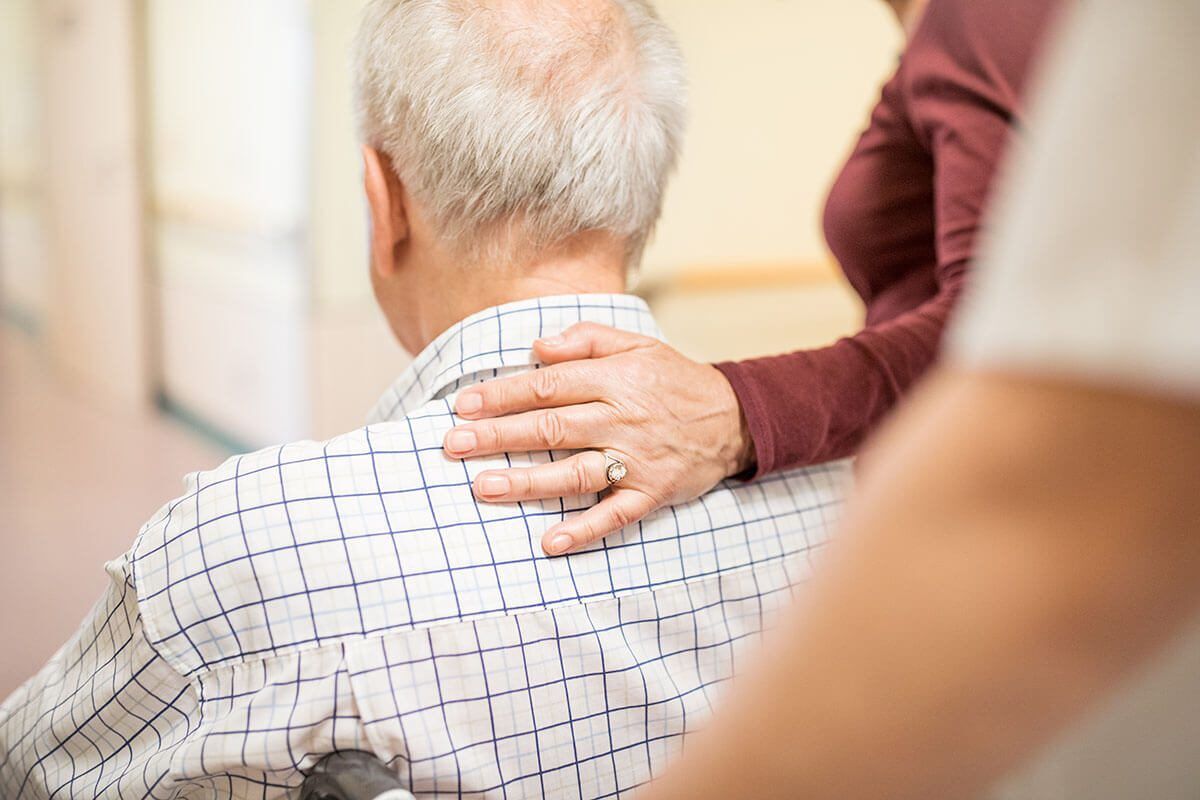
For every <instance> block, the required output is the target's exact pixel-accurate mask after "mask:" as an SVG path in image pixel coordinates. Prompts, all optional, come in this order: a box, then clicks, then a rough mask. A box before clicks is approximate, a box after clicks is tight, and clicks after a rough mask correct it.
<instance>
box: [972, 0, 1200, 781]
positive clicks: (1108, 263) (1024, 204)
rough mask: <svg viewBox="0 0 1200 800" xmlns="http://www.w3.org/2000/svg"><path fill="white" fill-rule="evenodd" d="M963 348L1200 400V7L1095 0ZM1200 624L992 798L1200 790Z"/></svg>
mask: <svg viewBox="0 0 1200 800" xmlns="http://www.w3.org/2000/svg"><path fill="white" fill-rule="evenodd" d="M1047 68H1048V69H1047V73H1046V74H1047V76H1048V79H1047V82H1046V83H1045V85H1044V86H1043V87H1042V88H1043V91H1042V93H1041V95H1040V97H1039V98H1038V101H1037V102H1036V103H1035V104H1034V113H1033V114H1032V115H1031V119H1032V122H1031V127H1030V131H1029V132H1028V135H1027V136H1026V137H1025V139H1024V142H1023V144H1022V145H1020V146H1021V147H1023V152H1021V153H1019V155H1018V157H1017V159H1016V162H1015V170H1014V172H1013V180H1012V181H1011V182H1010V185H1009V186H1008V187H1007V191H1006V192H1005V193H1004V194H1003V195H1002V197H1001V200H1000V202H999V206H998V209H997V214H996V216H995V218H994V228H993V231H992V234H991V242H990V244H989V250H988V251H987V253H986V255H985V257H984V260H983V262H982V263H981V264H980V268H979V269H978V270H977V272H976V276H975V278H974V280H975V281H976V283H975V284H974V286H973V288H972V291H973V294H972V295H971V296H970V298H969V300H968V302H967V305H966V306H965V307H964V308H963V311H962V314H961V315H960V318H959V321H958V323H957V327H956V328H955V330H953V331H952V333H951V338H950V340H949V342H948V346H949V348H950V359H951V361H952V362H954V363H957V364H958V365H959V366H966V367H969V368H976V369H990V370H1003V371H1010V372H1016V373H1023V374H1038V375H1058V376H1064V377H1067V378H1070V379H1074V380H1082V381H1086V382H1089V383H1093V384H1099V385H1107V386H1115V387H1122V388H1130V389H1134V390H1138V391H1145V392H1155V393H1165V394H1170V395H1174V396H1180V397H1190V398H1196V399H1200V2H1196V0H1140V1H1139V2H1128V0H1088V2H1084V3H1080V4H1079V6H1078V12H1077V14H1076V17H1075V20H1074V24H1073V25H1072V27H1070V28H1068V29H1066V30H1065V36H1064V38H1063V41H1062V43H1061V44H1060V47H1059V48H1058V50H1057V52H1056V55H1055V57H1054V59H1053V60H1052V62H1051V63H1049V64H1047ZM1197 742H1200V620H1197V621H1196V623H1194V624H1192V625H1191V626H1190V628H1189V631H1188V634H1187V635H1186V636H1185V637H1184V638H1183V639H1182V640H1180V641H1179V642H1177V643H1176V644H1175V645H1174V646H1173V647H1172V648H1171V649H1170V650H1169V652H1168V653H1166V654H1165V655H1164V656H1162V657H1161V658H1160V659H1158V660H1157V661H1156V662H1155V663H1154V664H1152V665H1151V666H1150V667H1149V668H1148V669H1147V671H1146V672H1145V673H1144V674H1143V676H1142V677H1141V678H1140V679H1139V680H1135V681H1134V682H1133V683H1132V684H1131V685H1130V686H1129V687H1128V688H1127V689H1126V690H1125V691H1123V692H1121V693H1120V694H1119V695H1118V696H1116V697H1114V698H1112V699H1111V700H1110V701H1108V702H1106V703H1104V704H1102V705H1101V707H1099V708H1097V709H1096V710H1095V712H1094V713H1093V714H1092V715H1091V716H1089V717H1088V718H1087V719H1085V720H1084V721H1083V722H1082V723H1081V724H1080V725H1079V726H1078V727H1077V728H1076V729H1075V730H1073V731H1071V732H1070V733H1069V734H1068V735H1067V736H1065V737H1063V738H1062V739H1060V740H1059V741H1058V742H1057V743H1055V745H1054V746H1052V747H1051V748H1050V749H1049V750H1048V751H1047V752H1045V753H1044V754H1042V756H1041V757H1039V758H1038V759H1036V760H1035V761H1034V762H1032V763H1031V764H1029V765H1027V766H1026V767H1025V768H1023V769H1022V770H1020V771H1019V772H1018V773H1017V774H1015V775H1013V776H1011V777H1010V779H1009V780H1008V781H1006V782H1005V784H1003V785H1002V786H1000V787H998V788H997V790H996V791H995V792H994V794H993V795H992V796H993V797H995V798H1002V799H1003V800H1047V799H1048V798H1061V799H1062V800H1075V799H1076V798H1079V799H1080V800H1082V799H1083V798H1086V799H1087V800H1124V799H1125V798H1130V797H1153V798H1155V799H1156V800H1194V798H1196V797H1198V796H1200V758H1197V753H1200V750H1198V749H1197V748H1198V745H1197Z"/></svg>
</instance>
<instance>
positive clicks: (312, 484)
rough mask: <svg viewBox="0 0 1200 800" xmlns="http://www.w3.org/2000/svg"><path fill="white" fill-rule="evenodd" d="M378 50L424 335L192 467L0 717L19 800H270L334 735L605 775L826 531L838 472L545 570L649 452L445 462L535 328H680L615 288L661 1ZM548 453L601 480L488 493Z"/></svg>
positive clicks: (542, 770) (651, 174)
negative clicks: (289, 439) (300, 432)
mask: <svg viewBox="0 0 1200 800" xmlns="http://www.w3.org/2000/svg"><path fill="white" fill-rule="evenodd" d="M358 55H359V58H358V80H359V87H360V91H359V96H360V105H361V122H362V129H363V133H364V138H365V142H366V146H365V147H364V156H365V188H366V196H367V201H368V205H369V208H370V218H371V248H370V249H371V264H370V275H371V280H372V283H373V285H374V288H375V293H376V296H377V298H378V300H379V304H380V307H381V308H382V309H383V312H384V314H385V315H386V317H387V319H388V321H389V322H390V324H391V327H392V329H393V330H394V332H395V334H396V336H397V337H398V338H399V339H400V341H401V342H402V343H403V344H404V345H405V347H407V348H408V349H409V350H411V351H413V352H416V353H419V355H417V356H416V359H415V360H414V362H413V363H412V365H411V366H410V367H409V368H408V369H407V370H406V371H405V372H404V374H403V375H401V376H400V378H399V379H398V380H397V381H396V383H395V384H394V385H393V386H392V388H391V389H389V390H388V391H387V393H386V394H385V395H384V397H383V399H382V400H381V401H380V402H379V405H378V406H377V407H376V409H375V411H374V413H373V414H372V417H371V424H370V425H368V426H367V427H365V428H360V429H358V430H354V431H351V432H349V433H347V434H344V435H342V436H339V437H336V438H334V439H331V440H329V441H326V442H320V443H314V442H297V443H292V444H285V445H282V446H279V447H273V448H268V449H266V450H262V451H260V452H257V453H252V454H249V455H245V456H240V457H237V458H233V459H230V460H229V461H227V462H226V463H225V464H223V465H221V466H220V467H218V468H216V469H214V470H211V471H207V472H200V473H196V474H194V475H192V476H189V478H188V479H187V485H186V491H185V493H184V495H183V496H182V497H180V498H179V499H177V500H174V501H172V502H170V503H167V504H166V505H165V506H163V508H162V509H161V510H159V511H158V512H157V513H155V514H154V515H153V516H152V517H151V518H150V521H149V522H148V523H147V524H146V525H145V527H144V528H143V529H142V531H141V532H140V534H139V535H138V537H137V539H136V540H135V542H134V544H133V546H132V549H131V550H130V551H129V552H128V553H127V554H126V555H124V556H122V557H120V558H118V559H116V560H115V561H113V562H112V563H110V564H109V566H108V571H109V574H110V575H111V577H112V582H111V585H110V587H109V590H108V592H107V593H106V594H105V595H104V597H103V598H102V599H101V601H100V603H99V605H98V606H97V607H96V610H95V611H94V612H93V613H92V615H91V616H90V617H89V618H88V619H87V621H86V622H85V623H84V625H83V627H82V629H81V630H80V632H79V633H78V635H77V636H76V637H75V638H74V639H73V640H72V641H70V642H68V643H67V644H66V645H65V646H64V648H63V649H62V650H61V651H60V652H59V653H58V654H57V655H56V656H55V657H54V659H53V660H52V661H51V662H50V663H49V664H48V665H47V666H46V667H45V668H44V669H43V670H42V672H41V673H40V674H39V675H37V676H36V677H34V678H33V679H32V680H31V681H30V682H29V683H27V684H26V685H25V686H24V687H23V688H22V689H20V690H19V691H18V692H17V693H16V694H15V695H13V696H12V697H11V698H9V699H8V701H7V702H6V703H5V705H4V706H3V709H2V710H0V753H2V755H0V795H2V796H3V797H5V798H6V799H7V800H17V799H18V798H35V797H36V798H43V797H47V796H51V795H53V796H60V797H62V796H72V797H84V796H87V797H100V796H105V797H118V796H120V797H135V796H136V797H168V796H169V797H178V796H204V797H249V796H253V797H263V798H276V797H284V796H288V795H289V793H290V792H292V791H293V790H294V789H295V787H297V786H298V785H299V784H300V782H301V781H302V779H303V773H304V771H305V770H307V769H309V768H310V767H312V765H313V764H314V763H315V762H316V761H317V760H318V759H320V758H321V756H323V755H324V754H326V753H329V752H332V751H335V750H347V749H357V750H366V751H369V752H371V753H373V754H374V755H376V756H377V757H378V758H379V759H381V760H382V761H383V762H384V763H386V764H387V765H388V766H389V767H390V768H392V769H393V770H395V771H396V772H397V773H398V775H399V776H400V778H401V780H402V781H403V783H404V784H405V785H406V786H408V787H410V788H411V790H412V791H413V792H414V793H416V794H438V795H443V794H445V795H456V796H458V795H461V794H464V793H469V794H471V795H473V796H476V795H478V796H488V797H491V796H495V797H504V796H517V797H534V796H537V797H542V796H545V797H580V796H584V797H605V796H615V795H617V794H620V793H623V792H626V791H627V790H629V789H630V788H632V787H634V786H637V785H639V784H641V783H643V782H645V781H646V780H648V779H649V778H651V777H652V776H654V775H656V774H657V773H658V772H659V771H660V770H661V769H662V768H663V767H664V765H665V763H666V761H667V759H668V758H669V757H670V756H671V755H672V754H673V753H674V752H675V751H676V750H677V749H678V747H679V744H680V741H681V737H682V736H683V734H684V733H686V732H688V731H691V730H693V729H694V728H695V727H696V726H697V725H698V724H700V723H701V722H702V721H703V720H704V719H705V718H706V716H707V713H708V710H709V708H710V703H711V702H712V700H713V699H714V698H715V696H716V690H717V689H718V687H719V685H720V684H721V683H722V682H723V681H725V680H726V679H727V678H728V677H729V676H730V674H731V673H732V671H733V669H734V666H735V657H736V655H737V654H738V653H739V652H740V651H741V649H742V647H743V646H744V645H745V644H747V643H749V642H751V641H752V640H753V639H754V638H755V637H756V636H757V634H758V633H759V632H760V630H761V629H762V628H763V626H764V624H766V623H767V622H768V621H769V619H770V618H771V616H772V614H773V612H774V610H775V609H776V608H777V607H779V606H781V605H782V604H783V603H784V602H785V601H786V600H787V599H788V597H789V596H790V593H791V587H792V586H793V585H794V583H795V582H796V581H797V579H799V578H802V577H803V576H804V575H805V574H806V567H807V561H808V558H809V556H810V555H811V554H812V552H813V551H814V549H815V548H817V547H819V545H820V544H821V542H822V541H823V539H824V538H825V536H826V533H827V530H828V528H829V526H830V525H831V523H832V522H833V519H834V516H835V511H836V509H837V507H838V505H839V499H840V487H841V484H842V482H843V478H844V469H843V468H842V467H841V466H839V465H830V466H824V467H817V468H813V469H808V470H803V471H796V472H790V473H782V474H780V475H778V476H773V477H772V478H770V479H767V480H764V481H760V482H759V483H757V484H754V485H736V486H735V485H729V486H723V487H719V488H717V489H715V490H714V491H712V492H711V493H709V494H708V495H706V496H704V497H701V498H700V499H698V500H696V501H694V502H691V503H688V504H686V505H680V506H676V507H672V508H666V509H664V510H662V511H661V512H659V513H657V514H656V515H654V516H651V517H649V518H647V519H646V520H645V521H643V522H642V523H641V524H639V525H637V526H635V527H632V528H630V529H629V530H626V531H625V532H623V533H622V534H620V535H618V536H617V537H615V538H610V539H609V540H607V541H606V542H605V543H604V545H603V547H597V548H593V549H592V550H590V551H586V552H583V553H580V554H577V555H572V556H570V557H568V558H563V559H556V560H555V559H548V558H546V557H545V556H543V555H542V553H541V547H540V543H539V542H540V538H541V536H542V534H543V532H544V531H545V530H546V529H547V528H548V527H549V526H550V525H552V524H553V523H555V522H558V521H561V520H562V519H563V517H564V516H565V515H569V514H573V513H575V512H577V511H578V510H580V509H583V508H585V507H586V506H587V505H589V504H590V503H592V502H594V500H595V494H594V493H596V492H599V491H602V490H604V489H606V488H607V487H606V485H605V484H604V483H601V485H596V484H595V483H593V482H591V480H592V479H591V478H587V477H585V476H588V475H592V474H594V470H593V468H594V467H595V466H596V465H597V464H602V465H604V468H605V469H604V470H603V471H602V472H601V474H603V475H606V477H607V480H609V481H619V480H620V479H621V476H622V471H623V470H624V469H629V470H634V469H637V461H636V460H635V458H634V457H633V456H632V455H631V454H623V453H599V452H588V453H576V454H572V453H570V452H566V451H564V452H554V453H543V454H540V455H538V456H535V457H526V456H511V457H509V456H501V457H498V458H492V459H488V460H485V461H481V462H479V463H467V464H464V463H463V462H460V461H452V460H449V459H447V458H446V457H445V456H444V455H443V453H442V439H443V437H444V436H445V435H446V433H447V432H448V431H449V430H450V429H451V428H452V427H453V426H454V423H455V418H454V416H453V414H452V411H451V409H452V408H453V405H454V398H455V396H456V392H457V391H458V390H459V389H460V388H462V387H464V386H467V385H470V384H474V383H477V382H479V381H482V380H486V379H488V378H492V377H494V376H496V375H501V374H512V373H516V372H519V371H522V370H528V369H532V368H534V365H533V364H532V360H531V351H530V347H531V345H532V343H533V341H534V339H536V338H538V337H545V336H552V335H554V334H555V333H556V332H558V331H561V330H563V329H565V328H567V327H568V326H570V325H572V324H575V323H578V322H581V321H582V322H588V321H590V322H597V323H604V324H606V325H610V326H615V327H617V328H620V329H622V330H623V331H625V332H626V333H625V335H626V336H628V337H630V339H631V340H633V341H651V340H652V339H654V338H657V337H659V336H660V335H661V334H660V332H659V330H658V327H657V326H656V325H655V323H654V319H653V317H652V316H651V314H650V312H649V310H648V309H647V308H646V306H645V305H644V304H643V303H642V302H641V301H640V300H638V299H636V298H634V297H632V296H629V295H626V294H623V292H624V289H625V278H626V273H627V272H628V270H629V269H630V268H631V267H632V266H633V265H635V264H636V263H637V261H638V259H639V257H640V254H641V251H642V249H643V246H644V244H645V242H646V239H647V237H648V236H649V234H650V232H651V229H652V228H653V226H654V223H655V220H656V219H657V217H658V214H659V209H660V207H661V204H662V192H663V187H664V184H665V181H666V176H667V174H668V172H669V171H670V169H671V167H672V164H673V161H674V158H675V153H676V151H677V149H678V145H679V139H680V136H681V130H682V127H683V116H684V104H683V94H684V92H683V83H684V76H683V68H682V64H681V59H680V56H679V53H678V51H677V48H676V46H675V44H674V42H673V40H672V38H671V36H670V34H669V32H668V31H667V30H666V28H665V27H664V26H663V24H662V23H661V22H660V21H659V20H658V18H657V17H656V16H655V14H654V13H653V11H652V10H651V9H650V8H649V6H648V5H647V4H646V3H645V2H642V0H586V2H572V3H562V2H559V1H558V0H507V1H505V0H496V2H487V3H470V4H464V3H458V2H454V1H453V0H375V2H372V3H370V5H369V7H368V10H367V13H366V18H365V21H364V23H363V27H362V32H361V35H360V39H359V43H358ZM347 357H349V358H353V357H355V356H354V354H353V353H348V354H347ZM563 445H564V447H569V446H570V443H569V442H564V443H563ZM548 459H573V460H574V463H577V464H579V465H580V466H581V467H587V468H586V469H581V470H580V475H581V485H580V486H579V491H580V494H581V496H580V497H578V498H576V499H574V500H571V501H569V502H567V503H565V504H564V503H560V502H559V501H555V502H553V503H545V504H539V503H525V504H514V505H508V506H503V505H483V504H480V503H477V502H476V500H475V496H474V492H475V491H480V492H484V491H486V489H487V486H486V483H487V480H488V476H487V475H483V476H482V477H481V473H484V472H485V471H486V470H487V469H489V468H495V467H498V466H501V465H503V466H511V465H516V466H533V465H534V464H536V463H538V462H545V461H546V460H548ZM522 474H524V475H528V473H518V475H522ZM477 478H478V479H479V481H478V483H477V485H475V486H473V483H474V482H475V481H476V479H477Z"/></svg>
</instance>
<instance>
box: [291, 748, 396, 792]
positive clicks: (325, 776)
mask: <svg viewBox="0 0 1200 800" xmlns="http://www.w3.org/2000/svg"><path fill="white" fill-rule="evenodd" d="M300 800H412V795H411V794H409V793H408V792H407V791H406V790H405V789H404V786H403V785H402V784H401V783H400V779H399V778H397V777H396V775H395V773H393V772H392V771H391V770H389V769H388V768H387V767H385V766H384V765H383V762H382V761H380V760H379V759H378V758H376V757H375V756H373V755H371V754H370V753H364V752H362V751H359V750H343V751H341V752H338V753H330V754H329V755H327V756H325V757H324V758H322V759H321V760H320V761H318V762H317V765H316V766H315V767H313V768H312V771H311V772H309V773H308V777H307V778H305V779H304V784H303V785H302V786H301V787H300Z"/></svg>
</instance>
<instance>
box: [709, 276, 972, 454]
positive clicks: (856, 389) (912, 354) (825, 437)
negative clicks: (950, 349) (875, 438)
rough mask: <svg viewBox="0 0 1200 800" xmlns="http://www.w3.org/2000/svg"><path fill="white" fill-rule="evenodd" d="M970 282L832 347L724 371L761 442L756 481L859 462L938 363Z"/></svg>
mask: <svg viewBox="0 0 1200 800" xmlns="http://www.w3.org/2000/svg"><path fill="white" fill-rule="evenodd" d="M962 276H963V272H962V271H961V270H960V271H956V272H955V273H954V274H953V276H952V277H951V278H949V279H948V280H947V281H946V282H945V283H944V284H943V285H942V286H941V288H940V291H939V292H938V294H937V295H935V296H934V297H933V299H931V300H930V301H929V302H927V303H925V304H924V305H923V306H920V307H919V308H916V309H914V310H913V311H911V312H909V313H907V314H903V315H901V316H899V317H897V318H896V319H894V320H891V321H889V322H885V323H882V324H880V325H878V326H875V327H873V328H868V329H866V330H864V331H862V332H861V333H859V334H857V335H855V336H852V337H849V338H846V339H842V340H840V341H839V342H837V343H836V344H833V345H831V346H829V347H825V348H822V349H819V350H804V351H799V352H795V353H788V354H786V355H779V356H768V357H766V358H756V359H753V360H750V361H742V362H737V363H734V362H726V363H722V364H717V365H716V367H717V369H719V370H720V371H721V372H722V374H724V375H725V377H726V378H727V379H728V380H729V383H730V384H731V385H732V386H733V390H734V392H735V393H736V394H737V397H738V401H739V402H740V403H741V405H742V410H743V412H744V413H745V415H746V421H747V424H748V426H749V428H750V435H751V437H752V438H753V439H754V446H755V451H756V457H757V465H756V466H755V469H754V476H755V477H758V476H760V475H765V474H767V473H769V472H774V471H776V470H781V469H792V468H796V467H803V466H808V465H810V464H818V463H820V462H822V461H830V460H832V459H836V458H844V457H846V456H849V455H853V454H854V453H855V452H856V451H857V449H858V447H859V445H860V444H861V443H862V441H863V439H864V438H866V436H867V435H868V434H869V433H870V432H871V431H872V430H874V428H875V427H876V425H878V423H879V422H880V420H882V419H883V418H884V417H885V416H886V415H887V413H888V412H889V411H890V410H891V409H892V408H893V407H894V406H895V404H896V402H897V400H898V399H899V398H900V397H901V396H902V395H903V394H904V393H905V392H907V391H908V389H909V388H910V387H911V386H912V385H913V384H914V383H915V382H916V381H917V380H918V379H919V378H920V377H921V376H922V375H923V374H924V373H925V372H926V371H927V370H928V369H929V367H930V366H931V365H932V364H933V362H934V360H935V358H936V356H937V352H938V349H939V345H940V340H941V335H942V330H943V328H944V327H945V324H946V320H947V317H948V316H949V314H950V311H951V309H952V307H953V305H954V301H955V299H956V298H957V296H958V294H959V292H960V289H961V282H962Z"/></svg>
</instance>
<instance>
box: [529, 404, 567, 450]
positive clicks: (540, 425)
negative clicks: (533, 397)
mask: <svg viewBox="0 0 1200 800" xmlns="http://www.w3.org/2000/svg"><path fill="white" fill-rule="evenodd" d="M536 424H537V436H538V439H539V440H540V441H541V443H542V444H544V445H545V446H546V447H547V448H549V449H551V450H560V449H562V446H563V443H564V442H565V441H566V435H567V434H566V428H565V427H564V426H563V421H562V418H561V417H560V416H559V415H558V414H557V413H555V412H554V411H547V412H545V413H544V414H540V415H538V418H537V423H536Z"/></svg>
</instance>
